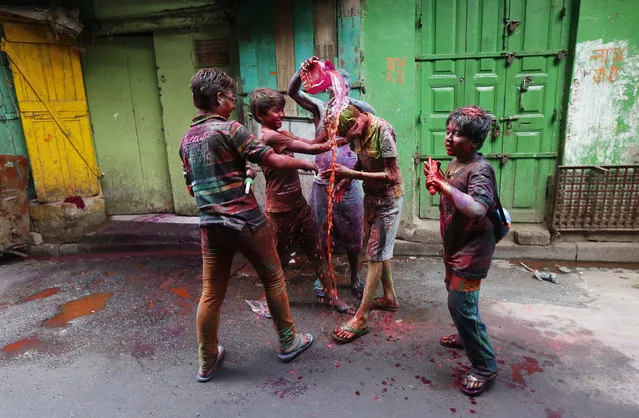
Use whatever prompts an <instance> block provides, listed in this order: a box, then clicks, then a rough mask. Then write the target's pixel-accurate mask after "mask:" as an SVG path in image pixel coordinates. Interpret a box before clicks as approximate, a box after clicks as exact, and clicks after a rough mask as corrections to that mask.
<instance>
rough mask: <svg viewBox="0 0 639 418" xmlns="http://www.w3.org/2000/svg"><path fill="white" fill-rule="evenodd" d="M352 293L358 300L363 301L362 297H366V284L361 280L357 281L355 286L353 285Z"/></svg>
mask: <svg viewBox="0 0 639 418" xmlns="http://www.w3.org/2000/svg"><path fill="white" fill-rule="evenodd" d="M351 293H352V294H353V296H355V297H356V298H357V299H359V300H362V297H364V282H363V281H361V280H360V279H357V281H356V282H355V284H353V285H352V288H351Z"/></svg>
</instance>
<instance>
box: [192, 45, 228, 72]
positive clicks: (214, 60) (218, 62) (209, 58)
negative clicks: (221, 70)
mask: <svg viewBox="0 0 639 418" xmlns="http://www.w3.org/2000/svg"><path fill="white" fill-rule="evenodd" d="M195 60H196V65H197V67H198V68H207V67H224V66H227V65H230V63H231V58H230V53H229V44H228V40H226V39H206V40H196V41H195Z"/></svg>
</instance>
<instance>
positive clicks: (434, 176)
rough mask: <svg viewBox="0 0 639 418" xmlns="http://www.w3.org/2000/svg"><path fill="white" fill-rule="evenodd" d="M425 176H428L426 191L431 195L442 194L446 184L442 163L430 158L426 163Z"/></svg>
mask: <svg viewBox="0 0 639 418" xmlns="http://www.w3.org/2000/svg"><path fill="white" fill-rule="evenodd" d="M424 175H426V189H427V190H428V192H429V193H430V194H431V195H434V194H435V193H437V192H441V189H442V186H443V185H444V184H446V181H445V180H444V177H442V174H441V169H440V162H439V161H437V160H433V159H432V158H430V157H428V161H425V162H424Z"/></svg>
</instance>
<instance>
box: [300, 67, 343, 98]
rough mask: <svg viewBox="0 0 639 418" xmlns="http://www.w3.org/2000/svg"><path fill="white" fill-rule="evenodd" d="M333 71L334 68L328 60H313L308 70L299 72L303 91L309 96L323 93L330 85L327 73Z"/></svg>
mask: <svg viewBox="0 0 639 418" xmlns="http://www.w3.org/2000/svg"><path fill="white" fill-rule="evenodd" d="M333 71H335V66H334V65H333V63H332V62H330V61H329V60H324V61H322V60H319V59H317V60H313V62H312V65H311V67H310V68H308V69H307V70H306V71H304V70H302V71H301V72H300V78H301V79H302V84H303V85H304V90H306V91H307V92H308V93H310V94H317V93H321V92H323V91H324V90H326V89H327V88H329V87H330V86H331V84H332V81H331V76H330V74H329V72H333Z"/></svg>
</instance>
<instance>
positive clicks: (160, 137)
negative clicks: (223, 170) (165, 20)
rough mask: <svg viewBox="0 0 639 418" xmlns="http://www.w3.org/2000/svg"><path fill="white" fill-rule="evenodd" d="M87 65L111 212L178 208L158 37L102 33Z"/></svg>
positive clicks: (89, 97)
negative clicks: (158, 66) (158, 65)
mask: <svg viewBox="0 0 639 418" xmlns="http://www.w3.org/2000/svg"><path fill="white" fill-rule="evenodd" d="M83 68H84V79H85V86H86V91H87V100H88V104H89V111H90V113H91V125H92V128H93V138H94V141H95V150H96V156H97V159H98V163H99V165H100V168H101V169H102V171H103V172H104V174H105V176H104V178H102V189H103V193H104V198H105V204H106V210H107V213H108V214H109V215H116V214H141V213H157V212H172V211H173V197H172V189H171V182H170V179H169V170H168V163H167V148H166V143H165V139H164V129H163V124H162V107H161V105H160V95H159V91H158V80H157V75H156V68H155V54H154V48H153V38H152V36H150V35H148V36H146V35H138V36H126V37H124V36H116V37H112V38H96V39H95V40H94V41H93V43H91V44H90V45H89V46H88V48H87V54H86V56H85V57H84V60H83ZM176 152H177V151H176Z"/></svg>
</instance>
